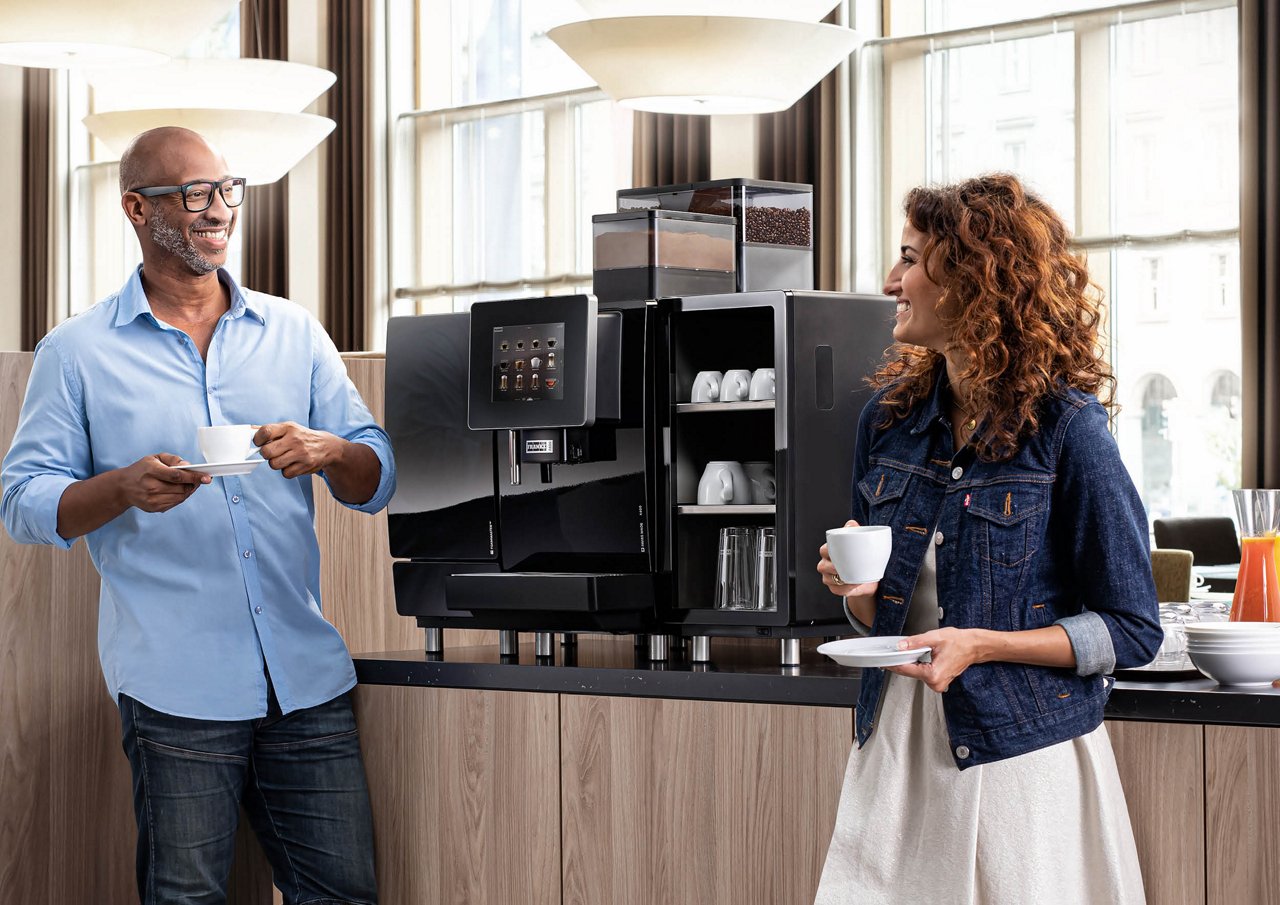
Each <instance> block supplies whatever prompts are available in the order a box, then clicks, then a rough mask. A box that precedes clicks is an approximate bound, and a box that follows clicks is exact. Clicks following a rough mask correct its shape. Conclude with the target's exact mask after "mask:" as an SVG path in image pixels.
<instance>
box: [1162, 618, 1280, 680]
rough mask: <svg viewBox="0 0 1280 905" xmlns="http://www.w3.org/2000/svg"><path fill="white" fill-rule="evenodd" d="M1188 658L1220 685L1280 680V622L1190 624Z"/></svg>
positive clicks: (1185, 626) (1185, 630)
mask: <svg viewBox="0 0 1280 905" xmlns="http://www.w3.org/2000/svg"><path fill="white" fill-rule="evenodd" d="M1183 631H1184V632H1185V633H1186V636H1187V656H1189V657H1190V658H1191V662H1192V663H1194V664H1195V666H1196V669H1198V670H1200V671H1201V672H1202V673H1204V674H1205V675H1206V676H1208V677H1209V678H1211V679H1213V680H1214V681H1216V682H1217V683H1218V684H1219V685H1270V684H1271V683H1272V682H1274V681H1276V680H1278V679H1280V622H1189V623H1187V624H1186V625H1184V626H1183Z"/></svg>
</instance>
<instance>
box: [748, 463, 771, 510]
mask: <svg viewBox="0 0 1280 905" xmlns="http://www.w3.org/2000/svg"><path fill="white" fill-rule="evenodd" d="M742 470H743V471H744V472H746V475H747V481H748V482H749V483H750V484H751V502H753V503H763V504H768V503H772V502H774V501H775V500H776V499H777V495H778V486H777V482H776V481H775V480H774V477H773V463H772V462H743V463H742Z"/></svg>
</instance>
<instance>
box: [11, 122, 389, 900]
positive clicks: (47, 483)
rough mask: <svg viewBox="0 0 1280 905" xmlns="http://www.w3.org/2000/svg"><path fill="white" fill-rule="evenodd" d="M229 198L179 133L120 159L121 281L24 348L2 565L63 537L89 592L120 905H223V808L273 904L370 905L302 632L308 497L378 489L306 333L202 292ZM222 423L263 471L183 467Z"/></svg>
mask: <svg viewBox="0 0 1280 905" xmlns="http://www.w3.org/2000/svg"><path fill="white" fill-rule="evenodd" d="M244 189H245V186H244V180H243V179H239V178H237V177H235V176H234V175H233V174H231V173H229V172H228V171H227V165H226V162H225V161H224V160H223V159H222V157H221V156H220V155H219V154H218V153H217V152H216V151H215V150H214V149H213V148H211V147H210V146H209V144H208V143H207V142H206V141H205V140H204V139H203V138H201V137H200V136H199V135H197V134H196V133H194V132H191V131H188V130H186V129H178V128H164V129H155V130H152V131H150V132H146V133H143V134H142V135H140V136H138V137H137V138H136V139H135V140H134V141H133V143H132V144H131V145H130V146H129V148H128V150H127V151H126V152H125V154H124V156H123V157H122V158H121V161H120V190H121V205H122V207H123V208H124V214H125V216H126V217H128V219H129V222H130V223H131V224H132V225H133V228H134V231H135V232H136V233H137V236H138V242H139V244H140V245H141V246H142V266H141V267H139V268H138V269H137V271H135V272H134V273H133V274H132V275H131V276H130V277H129V279H128V280H127V281H126V282H125V284H124V286H123V287H122V288H121V289H120V291H119V292H117V293H115V294H114V295H112V296H110V297H108V298H106V299H104V300H103V301H102V302H100V303H98V304H97V305H95V306H94V307H93V308H91V309H89V310H88V311H86V312H85V313H83V314H81V315H79V316H78V317H75V318H72V319H70V320H68V321H66V322H64V323H62V324H60V325H58V327H56V328H55V329H54V330H53V331H51V332H50V333H49V335H48V336H46V337H45V338H44V340H43V341H41V343H40V345H39V346H38V347H37V348H36V354H35V362H34V365H33V369H32V373H31V379H30V382H29V384H28V387H27V396H26V399H25V401H24V403H23V408H22V416H21V420H20V422H19V424H18V430H17V433H16V435H15V437H14V441H13V446H12V447H11V448H10V450H9V453H8V455H7V456H6V457H5V460H4V470H3V483H4V496H3V500H2V502H0V510H2V514H3V517H4V524H5V527H6V528H7V529H8V531H9V534H10V535H11V536H12V537H13V538H14V539H15V540H17V541H19V542H21V543H44V544H51V545H54V546H57V547H62V548H67V547H70V546H71V544H72V543H73V542H74V541H75V539H76V538H77V537H81V536H84V538H85V540H86V542H87V544H88V546H89V552H90V554H91V556H92V558H93V562H94V565H95V566H96V567H97V569H98V572H99V574H100V575H101V577H102V592H101V598H100V601H99V611H98V648H99V654H100V657H101V661H102V670H103V675H104V677H105V679H106V683H107V687H108V689H109V691H110V693H111V695H112V698H113V700H115V701H116V702H117V703H118V705H119V708H120V715H121V725H122V734H123V746H124V749H125V753H126V754H127V755H128V757H129V762H130V765H131V767H132V770H133V787H134V808H135V811H136V813H137V819H138V850H137V873H138V891H139V894H140V896H141V898H142V901H143V902H144V903H146V905H151V903H169V902H174V903H176V902H183V903H205V902H209V903H213V902H223V901H225V899H226V886H227V878H228V874H229V872H230V868H231V856H232V849H233V847H234V840H235V832H236V823H237V820H238V815H239V810H240V807H241V806H242V805H243V807H244V810H245V812H246V813H247V814H248V815H249V819H250V821H251V822H252V824H253V828H254V830H255V831H256V832H257V834H258V838H259V839H260V840H261V841H262V846H263V848H264V849H265V850H266V852H267V856H268V858H269V859H270V861H271V864H272V867H273V869H274V874H275V884H276V886H277V887H279V889H280V890H281V891H282V892H283V894H284V899H285V901H286V902H288V903H304V902H305V903H332V902H344V903H370V902H374V901H376V897H377V893H376V890H375V883H374V876H373V848H372V829H371V820H370V814H369V796H368V791H367V787H366V785H365V774H364V766H363V764H362V762H361V759H360V746H359V741H358V739H357V737H356V726H355V720H354V718H353V716H352V712H351V702H350V696H349V693H350V690H351V688H352V686H354V685H355V670H354V668H353V666H352V663H351V657H350V655H349V654H348V652H347V649H346V646H345V645H344V644H343V641H342V639H341V637H339V635H338V633H337V631H336V630H335V629H334V628H333V626H331V625H330V624H329V623H328V622H327V621H325V619H324V617H323V616H322V615H321V612H320V578H319V548H318V543H317V540H316V535H315V529H314V525H313V515H314V504H313V501H312V481H311V478H310V477H309V476H310V475H313V474H318V475H320V476H321V477H322V478H323V480H324V482H325V484H326V486H327V488H328V490H329V492H330V493H332V494H333V496H334V497H335V498H336V499H338V501H339V502H341V503H342V504H343V505H346V506H349V507H350V508H352V509H358V510H360V511H363V512H377V511H378V510H380V509H382V508H383V507H384V506H385V505H386V504H387V502H388V500H389V499H390V498H391V494H392V492H393V491H394V489H395V466H394V463H393V461H392V457H391V445H390V442H389V440H388V438H387V435H386V434H385V432H383V430H382V429H381V428H380V427H378V425H377V424H375V423H374V421H373V418H372V416H371V415H370V414H369V410H368V408H366V406H365V404H364V403H363V401H362V400H361V399H360V396H359V394H358V393H357V391H356V389H355V387H354V386H352V384H351V381H350V380H349V379H348V378H347V374H346V369H345V367H344V366H343V363H342V359H341V358H340V357H339V355H338V352H337V350H336V349H335V348H334V345H333V343H332V342H331V341H330V340H329V337H328V336H327V335H326V334H325V332H324V329H323V328H322V327H321V326H320V324H319V323H317V322H316V320H315V319H314V318H312V317H311V316H310V315H309V314H307V312H306V311H304V310H303V309H302V308H300V307H299V306H297V305H295V304H293V303H291V302H289V301H287V300H285V299H280V298H275V297H273V296H269V295H264V294H262V293H258V292H253V291H251V290H248V289H243V288H241V287H240V286H238V285H237V284H236V282H235V280H233V279H232V278H231V276H230V275H229V274H228V273H227V271H226V270H225V269H223V265H225V264H226V260H227V243H228V241H229V240H230V238H231V236H232V234H233V233H234V232H235V227H236V220H237V216H238V213H239V210H240V205H241V203H242V202H243V200H244ZM236 424H240V425H252V426H253V427H254V428H256V432H255V433H254V434H253V443H254V444H255V445H256V446H257V451H258V453H259V454H260V456H261V458H260V459H259V457H258V456H252V457H251V458H250V460H245V461H236V462H227V463H217V462H215V463H208V462H205V461H204V459H203V457H202V456H200V455H199V453H198V450H197V439H196V438H197V429H198V428H201V427H206V426H212V425H236ZM189 460H190V461H189ZM192 462H196V463H198V464H196V465H192V464H191V463H192ZM202 468H203V469H204V470H201V469H202Z"/></svg>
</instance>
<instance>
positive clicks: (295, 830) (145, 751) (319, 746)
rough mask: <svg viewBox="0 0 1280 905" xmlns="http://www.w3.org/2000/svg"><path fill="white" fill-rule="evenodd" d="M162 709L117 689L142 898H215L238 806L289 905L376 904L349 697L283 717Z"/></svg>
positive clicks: (221, 888)
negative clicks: (224, 716) (202, 715)
mask: <svg viewBox="0 0 1280 905" xmlns="http://www.w3.org/2000/svg"><path fill="white" fill-rule="evenodd" d="M269 699H270V700H269V704H268V711H267V715H266V716H265V717H262V718H260V719H256V720H238V721H230V722H222V721H215V720H194V719H187V718H186V717H175V716H169V715H168V714H164V713H160V712H159V711H157V710H152V709H151V708H150V707H147V706H146V705H145V704H142V703H140V702H138V701H136V700H134V699H133V698H131V697H129V696H128V695H123V694H122V695H121V696H120V716H121V722H122V725H123V735H124V750H125V753H126V754H127V755H128V756H129V763H130V765H131V767H132V769H133V806H134V811H135V813H136V815H137V819H138V859H137V860H138V864H137V866H138V892H139V894H140V895H141V898H142V902H143V903H144V905H168V903H179V902H181V903H183V905H204V903H210V905H213V903H223V902H225V901H226V896H227V879H228V876H229V874H230V872H231V857H232V852H233V850H234V848H235V835H236V824H237V822H238V821H239V816H240V806H241V804H243V805H244V809H245V813H246V814H248V815H249V821H250V823H251V824H252V826H253V829H254V831H255V832H256V833H257V836H258V839H259V841H260V842H261V843H262V848H263V849H264V851H265V852H266V854H267V859H268V860H269V861H270V862H271V867H272V873H273V875H274V881H275V885H276V886H277V887H278V888H279V889H280V890H281V892H283V893H284V900H285V902H286V903H288V905H303V903H308V905H320V903H324V905H332V903H344V905H345V903H357V905H370V903H374V902H376V901H377V889H376V884H375V881H374V872H373V821H372V818H371V815H370V811H369V790H368V786H367V785H366V783H365V774H364V763H363V761H362V760H361V758H360V742H359V738H358V737H357V735H356V724H355V717H354V716H353V714H352V712H351V696H350V693H347V694H343V695H339V696H338V697H336V698H334V699H333V700H332V701H329V702H328V703H327V704H321V705H319V706H317V707H311V708H309V709H306V710H298V711H294V712H293V713H290V714H288V715H287V716H286V715H282V714H281V713H280V706H279V704H278V703H277V702H276V698H275V694H274V693H272V694H270V695H269Z"/></svg>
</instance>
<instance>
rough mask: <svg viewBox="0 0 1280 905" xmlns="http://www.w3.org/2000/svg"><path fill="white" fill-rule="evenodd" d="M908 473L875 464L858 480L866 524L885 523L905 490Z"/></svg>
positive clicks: (894, 510) (900, 500)
mask: <svg viewBox="0 0 1280 905" xmlns="http://www.w3.org/2000/svg"><path fill="white" fill-rule="evenodd" d="M909 479H910V475H909V474H908V473H907V472H905V471H898V470H897V469H895V468H890V467H889V466H887V465H875V466H873V467H872V468H871V470H870V471H868V472H867V476H866V477H865V478H863V479H862V480H861V481H859V482H858V491H859V492H860V493H861V494H862V498H863V500H864V501H865V502H866V504H867V524H869V525H887V524H889V520H890V518H892V516H893V514H894V512H896V511H897V508H898V504H899V503H901V502H902V497H903V494H905V493H906V491H907V481H908V480H909Z"/></svg>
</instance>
